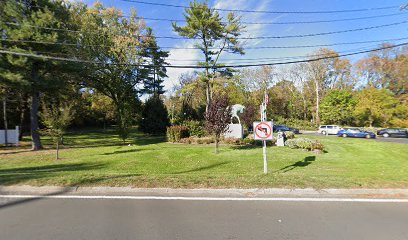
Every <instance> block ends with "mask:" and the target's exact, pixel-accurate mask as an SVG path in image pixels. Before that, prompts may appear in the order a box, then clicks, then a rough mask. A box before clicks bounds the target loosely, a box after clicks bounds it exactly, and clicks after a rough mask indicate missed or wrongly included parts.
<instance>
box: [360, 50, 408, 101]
mask: <svg viewBox="0 0 408 240" xmlns="http://www.w3.org/2000/svg"><path fill="white" fill-rule="evenodd" d="M390 46H392V44H383V47H390ZM356 66H357V69H358V73H359V75H360V77H362V78H363V79H364V80H365V82H366V84H368V85H370V86H373V87H376V88H386V89H389V90H391V91H392V92H393V93H394V94H395V95H397V96H400V95H402V94H406V93H408V81H407V79H408V48H407V47H405V48H403V47H401V48H394V49H384V50H381V51H376V52H373V53H371V54H369V55H368V56H367V57H366V58H364V59H362V60H360V61H359V62H358V63H357V64H356Z"/></svg>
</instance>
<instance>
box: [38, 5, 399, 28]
mask: <svg viewBox="0 0 408 240" xmlns="http://www.w3.org/2000/svg"><path fill="white" fill-rule="evenodd" d="M36 7H37V8H40V9H45V8H44V7H40V6H36ZM117 9H119V8H117ZM400 10H401V8H400ZM90 14H96V15H99V16H103V14H101V13H93V12H90ZM402 15H405V13H403V12H399V13H392V14H382V15H374V16H366V17H355V18H340V19H328V20H313V21H288V22H247V21H243V22H241V23H242V24H245V25H293V24H314V23H331V22H345V21H355V20H366V19H376V18H384V17H393V16H402ZM117 17H119V18H135V19H140V20H151V21H167V22H187V21H186V20H185V19H168V18H150V17H138V16H136V17H133V16H130V15H121V16H117ZM222 23H224V24H227V23H228V22H225V21H222Z"/></svg>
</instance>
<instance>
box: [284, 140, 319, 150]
mask: <svg viewBox="0 0 408 240" xmlns="http://www.w3.org/2000/svg"><path fill="white" fill-rule="evenodd" d="M286 146H288V147H290V148H300V149H305V150H308V151H314V150H321V151H323V150H324V146H323V144H322V143H321V142H319V141H317V140H312V139H308V138H297V139H290V140H288V141H286Z"/></svg>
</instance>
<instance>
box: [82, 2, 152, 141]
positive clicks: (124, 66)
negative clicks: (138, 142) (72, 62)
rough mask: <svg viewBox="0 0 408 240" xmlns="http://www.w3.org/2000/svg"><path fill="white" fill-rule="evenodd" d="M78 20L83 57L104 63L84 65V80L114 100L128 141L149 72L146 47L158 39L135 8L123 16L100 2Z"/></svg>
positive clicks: (119, 121)
mask: <svg viewBox="0 0 408 240" xmlns="http://www.w3.org/2000/svg"><path fill="white" fill-rule="evenodd" d="M77 20H78V22H79V23H78V25H79V26H80V32H81V35H80V36H81V37H80V39H79V40H78V41H80V42H81V43H82V44H81V48H80V54H81V55H82V59H85V60H89V61H95V60H98V61H99V62H101V63H102V64H85V65H84V66H83V71H82V72H83V75H84V77H83V80H84V83H85V85H86V86H88V87H91V88H94V89H96V90H97V91H98V92H100V93H102V94H104V95H106V96H108V97H109V98H110V99H112V101H113V104H114V105H115V108H116V118H117V119H116V123H117V128H118V133H119V135H120V137H121V138H122V140H123V141H126V138H127V137H128V134H129V131H130V127H131V126H132V122H133V119H134V118H133V117H134V116H133V114H134V112H135V110H136V109H137V107H138V103H139V99H138V94H139V91H138V89H137V86H138V84H141V83H143V81H144V80H145V79H147V78H148V75H149V69H148V68H147V67H145V65H148V60H147V59H146V54H145V53H146V47H147V46H149V45H151V44H150V42H151V41H154V39H153V38H152V36H151V34H150V36H148V33H149V31H148V29H147V28H146V26H145V24H144V23H143V22H142V21H140V19H139V18H138V17H137V15H136V13H135V11H134V10H132V11H131V15H130V17H129V18H122V12H121V11H120V10H118V9H116V8H105V7H104V6H103V5H102V4H101V3H96V4H95V5H94V6H93V7H92V8H90V9H87V10H86V9H85V10H82V11H80V12H79V14H78V17H77ZM101 44H103V47H99V46H100V45H101Z"/></svg>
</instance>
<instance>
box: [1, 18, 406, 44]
mask: <svg viewBox="0 0 408 240" xmlns="http://www.w3.org/2000/svg"><path fill="white" fill-rule="evenodd" d="M405 23H408V21H407V20H406V21H402V22H394V23H388V24H383V25H376V26H370V27H364V28H355V29H347V30H341V31H331V32H320V33H309V34H298V35H286V36H264V37H237V38H236V39H241V40H256V39H284V38H304V37H315V36H324V35H333V34H339V33H348V32H359V31H366V30H371V29H380V28H385V27H391V26H397V25H401V24H405ZM8 24H9V23H8ZM26 26H30V27H33V28H40V29H41V28H44V29H46V30H53V31H54V30H55V31H65V30H67V31H70V32H77V33H80V31H76V30H70V29H63V28H51V27H38V26H34V25H26ZM130 36H134V37H146V36H145V35H130ZM154 38H157V39H178V40H179V39H182V40H194V39H199V38H186V37H173V36H154Z"/></svg>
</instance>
